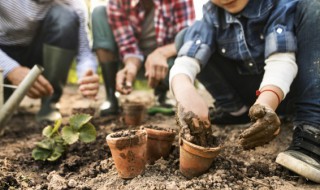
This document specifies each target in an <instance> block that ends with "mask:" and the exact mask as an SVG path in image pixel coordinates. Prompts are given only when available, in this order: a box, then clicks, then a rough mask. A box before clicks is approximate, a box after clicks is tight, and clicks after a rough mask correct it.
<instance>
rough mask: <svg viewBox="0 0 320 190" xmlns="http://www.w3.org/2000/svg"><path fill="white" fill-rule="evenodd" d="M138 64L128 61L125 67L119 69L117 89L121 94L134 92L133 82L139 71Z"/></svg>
mask: <svg viewBox="0 0 320 190" xmlns="http://www.w3.org/2000/svg"><path fill="white" fill-rule="evenodd" d="M138 69H139V68H138V66H137V65H136V64H132V63H128V64H126V65H125V66H124V68H123V69H121V70H120V71H118V73H117V76H116V89H117V91H119V92H120V93H121V94H130V93H131V92H132V84H133V82H134V80H135V78H136V75H137V73H138Z"/></svg>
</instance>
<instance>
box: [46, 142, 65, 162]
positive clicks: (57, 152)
mask: <svg viewBox="0 0 320 190" xmlns="http://www.w3.org/2000/svg"><path fill="white" fill-rule="evenodd" d="M65 150H66V146H65V145H63V144H61V143H56V144H55V148H54V150H53V153H52V154H51V155H50V157H49V158H48V159H47V160H48V161H56V160H58V159H59V158H60V157H61V156H62V154H63V153H64V151H65Z"/></svg>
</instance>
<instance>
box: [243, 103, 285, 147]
mask: <svg viewBox="0 0 320 190" xmlns="http://www.w3.org/2000/svg"><path fill="white" fill-rule="evenodd" d="M249 116H250V118H251V120H252V121H253V122H254V123H253V125H251V126H250V127H249V128H248V129H246V130H245V131H244V132H242V133H241V134H240V144H241V145H242V146H243V148H245V149H250V148H254V147H256V146H261V145H264V144H266V143H268V142H270V141H271V140H272V139H274V138H275V137H276V136H277V135H278V134H279V132H280V119H279V118H278V116H277V114H276V113H275V112H274V111H273V110H272V109H271V108H268V107H266V106H263V105H260V104H256V105H253V106H252V107H251V108H250V110H249Z"/></svg>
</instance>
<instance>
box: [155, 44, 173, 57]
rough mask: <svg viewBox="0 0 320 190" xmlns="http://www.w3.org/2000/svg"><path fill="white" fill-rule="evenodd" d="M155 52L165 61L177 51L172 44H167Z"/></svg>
mask: <svg viewBox="0 0 320 190" xmlns="http://www.w3.org/2000/svg"><path fill="white" fill-rule="evenodd" d="M155 51H158V52H159V53H160V54H161V55H163V56H164V57H166V58H167V59H168V58H170V57H173V56H176V55H177V49H176V47H175V44H174V43H171V44H167V45H164V46H161V47H159V48H157V49H156V50H155Z"/></svg>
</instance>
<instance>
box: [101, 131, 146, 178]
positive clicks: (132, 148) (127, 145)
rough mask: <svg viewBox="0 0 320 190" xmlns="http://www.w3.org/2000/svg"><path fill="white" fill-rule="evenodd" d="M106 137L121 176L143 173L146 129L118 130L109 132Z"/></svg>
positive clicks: (133, 175) (128, 176) (134, 175)
mask: <svg viewBox="0 0 320 190" xmlns="http://www.w3.org/2000/svg"><path fill="white" fill-rule="evenodd" d="M123 134H126V135H123ZM106 139H107V143H108V145H109V147H110V150H111V154H112V158H113V160H114V163H115V165H116V169H117V171H118V175H119V176H120V177H121V178H123V179H131V178H134V177H136V176H138V175H140V174H143V172H144V170H145V165H146V151H147V133H146V131H144V130H131V131H129V130H128V131H120V132H116V133H111V134H109V135H108V136H107V138H106Z"/></svg>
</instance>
